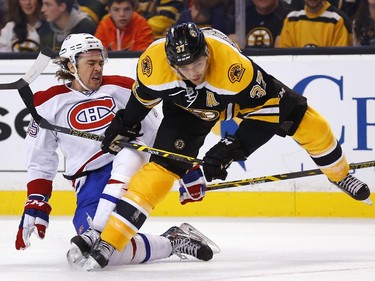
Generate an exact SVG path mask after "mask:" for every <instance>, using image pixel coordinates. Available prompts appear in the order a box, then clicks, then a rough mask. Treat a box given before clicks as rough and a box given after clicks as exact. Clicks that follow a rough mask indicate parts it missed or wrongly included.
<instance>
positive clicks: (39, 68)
mask: <svg viewBox="0 0 375 281" xmlns="http://www.w3.org/2000/svg"><path fill="white" fill-rule="evenodd" d="M51 57H52V51H51V50H49V49H45V50H42V51H41V52H40V53H39V55H38V57H37V58H36V60H35V62H34V64H33V65H32V66H31V68H30V69H29V70H28V71H27V72H26V73H25V74H24V75H23V76H22V77H21V78H20V79H18V80H17V81H15V82H10V83H3V84H0V90H9V89H17V90H19V89H21V88H23V87H25V86H28V85H29V84H31V83H32V82H33V81H34V80H35V79H36V78H37V77H38V76H39V75H40V74H41V73H42V72H43V70H44V69H45V68H46V67H47V65H48V63H49V61H50V60H51Z"/></svg>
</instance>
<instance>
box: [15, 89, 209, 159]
mask: <svg viewBox="0 0 375 281" xmlns="http://www.w3.org/2000/svg"><path fill="white" fill-rule="evenodd" d="M18 92H19V94H20V96H21V98H22V100H23V102H24V104H25V105H26V107H27V109H28V110H29V112H30V114H31V116H32V117H33V118H34V120H35V122H36V123H37V124H38V125H39V126H40V127H41V128H43V129H47V130H50V131H54V132H57V133H62V134H67V135H72V136H76V137H80V138H85V139H90V140H94V141H103V139H104V136H100V135H96V134H92V133H88V132H83V131H78V130H74V129H70V128H66V127H61V126H57V125H54V124H51V123H49V122H48V121H47V120H45V119H44V118H43V117H42V116H40V115H39V114H38V112H37V111H36V109H35V106H34V97H33V92H32V91H31V89H30V87H29V86H28V85H26V86H24V87H22V88H21V89H18ZM118 145H119V146H121V147H127V148H131V149H136V150H139V151H143V152H146V153H150V154H154V155H157V156H160V157H164V158H169V159H173V160H176V161H180V162H185V163H189V164H193V165H196V164H202V163H203V161H202V160H199V159H195V158H194V157H189V156H186V155H182V154H177V153H173V152H169V151H165V150H161V149H157V148H154V147H149V146H146V145H140V144H137V143H130V142H126V141H118Z"/></svg>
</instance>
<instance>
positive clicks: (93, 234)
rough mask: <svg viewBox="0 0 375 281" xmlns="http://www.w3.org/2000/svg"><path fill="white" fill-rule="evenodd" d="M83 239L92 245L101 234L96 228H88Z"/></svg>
mask: <svg viewBox="0 0 375 281" xmlns="http://www.w3.org/2000/svg"><path fill="white" fill-rule="evenodd" d="M81 237H82V239H83V240H85V242H86V243H87V244H88V245H89V246H90V247H92V246H93V245H94V244H95V242H96V241H97V240H98V239H99V238H100V234H99V232H98V231H96V230H95V229H92V228H89V229H87V230H86V231H85V232H84V233H83V234H82V235H81Z"/></svg>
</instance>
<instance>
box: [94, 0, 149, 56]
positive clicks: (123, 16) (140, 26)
mask: <svg viewBox="0 0 375 281" xmlns="http://www.w3.org/2000/svg"><path fill="white" fill-rule="evenodd" d="M136 4H137V1H136V0H108V3H107V9H108V15H107V16H105V17H104V18H103V19H102V20H101V21H100V22H99V25H98V28H97V30H96V33H95V36H96V37H97V38H98V39H99V40H101V41H102V43H103V45H104V47H105V48H107V49H108V50H112V51H123V50H126V51H142V50H145V49H146V48H147V47H148V46H149V45H150V44H151V43H152V42H153V41H154V36H153V35H152V29H151V27H150V25H149V24H148V23H147V20H146V19H145V18H144V17H142V16H141V15H140V14H138V13H137V12H136V11H135V9H136Z"/></svg>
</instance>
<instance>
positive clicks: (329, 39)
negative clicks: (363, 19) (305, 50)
mask: <svg viewBox="0 0 375 281" xmlns="http://www.w3.org/2000/svg"><path fill="white" fill-rule="evenodd" d="M352 44H353V38H352V29H351V23H350V21H349V18H348V17H347V16H346V15H345V13H344V12H342V11H341V10H339V9H338V8H336V7H334V6H333V5H331V4H330V3H329V2H327V1H324V0H305V8H304V9H303V10H295V11H292V12H290V13H289V14H288V16H287V17H286V19H285V20H284V24H283V28H282V30H281V34H280V36H279V38H278V39H277V42H276V44H275V46H277V47H281V48H298V47H339V46H351V45H352Z"/></svg>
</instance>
